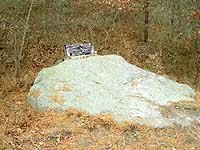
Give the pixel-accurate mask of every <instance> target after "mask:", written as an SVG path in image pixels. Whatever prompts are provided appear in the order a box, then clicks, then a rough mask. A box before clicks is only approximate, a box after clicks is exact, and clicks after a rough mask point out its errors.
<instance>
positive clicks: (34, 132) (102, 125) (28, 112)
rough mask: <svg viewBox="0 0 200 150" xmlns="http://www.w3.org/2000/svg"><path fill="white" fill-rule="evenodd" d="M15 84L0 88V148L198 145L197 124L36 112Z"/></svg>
mask: <svg viewBox="0 0 200 150" xmlns="http://www.w3.org/2000/svg"><path fill="white" fill-rule="evenodd" d="M11 85H14V84H11ZM17 86H20V85H18V84H17V85H15V86H9V85H8V84H5V85H4V87H5V88H4V90H2V91H1V99H2V101H1V102H0V115H1V117H0V122H1V123H0V136H1V138H0V149H24V150H26V149H51V150H54V149H55V150H56V149H69V150H72V149H73V150H82V149H87V150H94V149H97V150H106V149H110V150H111V149H112V150H124V149H127V150H131V149H133V150H135V149H138V150H141V149H149V150H152V149H155V150H158V149H173V150H175V149H180V150H182V149H185V150H197V149H200V142H199V140H200V125H199V124H194V125H192V126H190V127H187V128H181V127H168V128H163V129H162V128H151V127H147V126H142V125H137V124H134V123H128V122H126V123H121V124H117V123H116V122H114V121H113V120H112V116H109V115H108V116H90V115H88V114H86V113H84V112H79V111H77V110H73V109H72V110H68V111H66V112H57V113H56V112H53V111H48V112H38V111H36V110H33V109H32V108H31V107H30V106H29V104H28V103H27V102H26V96H27V92H28V91H27V90H26V89H25V87H22V88H21V90H19V88H18V87H17ZM198 100H199V99H198ZM179 107H181V106H179Z"/></svg>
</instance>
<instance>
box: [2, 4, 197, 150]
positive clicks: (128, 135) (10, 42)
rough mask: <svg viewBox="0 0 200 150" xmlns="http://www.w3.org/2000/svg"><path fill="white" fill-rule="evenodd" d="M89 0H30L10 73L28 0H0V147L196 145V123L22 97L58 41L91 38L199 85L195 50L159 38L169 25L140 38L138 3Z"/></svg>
mask: <svg viewBox="0 0 200 150" xmlns="http://www.w3.org/2000/svg"><path fill="white" fill-rule="evenodd" d="M111 1H113V2H116V4H119V3H118V1H116V0H111ZM52 2H53V3H52ZM54 2H61V4H60V3H58V4H57V3H54ZM67 2H70V1H67ZM91 2H93V1H88V2H87V3H86V2H85V1H84V0H81V1H80V0H79V1H73V2H71V3H69V4H67V5H66V4H64V3H63V1H38V3H36V2H35V4H34V7H33V11H32V15H31V19H30V22H29V30H28V32H27V37H26V39H25V47H24V51H23V60H22V61H21V68H20V70H19V77H18V78H16V79H15V80H14V79H13V78H14V75H13V74H14V72H15V71H16V59H17V54H18V53H19V52H18V51H17V50H20V48H21V43H22V37H21V36H22V35H23V31H24V24H25V20H26V17H27V10H28V9H27V8H28V7H29V1H14V0H12V1H9V2H8V1H2V2H1V4H0V12H1V15H0V20H1V21H0V25H1V27H2V28H0V42H1V43H0V150H1V149H2V150H10V149H19V150H21V149H22V150H33V149H42V150H43V149H44V150H57V149H58V150H60V149H66V150H67V149H69V150H143V149H145V150H160V149H161V150H162V149H164V150H200V142H199V141H200V124H198V123H195V124H193V125H191V126H189V127H184V128H183V127H179V126H173V127H167V128H152V127H147V126H143V125H138V124H134V123H128V122H126V123H123V124H117V123H115V122H114V121H112V118H111V116H89V115H88V114H85V113H83V112H78V111H77V110H68V111H66V112H62V113H61V112H60V113H58V112H57V113H56V112H52V111H49V112H44V113H42V112H38V111H35V110H34V109H32V108H31V107H30V105H29V104H28V103H27V101H26V98H27V94H28V92H29V89H30V87H31V84H32V82H33V81H34V79H35V77H36V76H37V73H38V72H39V71H40V70H41V69H42V68H44V67H48V66H52V65H53V64H54V62H55V61H56V60H57V59H59V58H61V57H62V56H63V54H62V53H63V45H64V44H65V43H79V42H85V41H92V42H93V43H94V44H95V50H97V51H98V54H102V55H105V54H117V55H120V56H122V57H124V58H125V59H126V60H127V61H128V62H129V63H131V64H134V65H137V66H138V67H141V68H143V69H147V70H149V71H152V72H155V73H159V74H162V75H163V74H166V75H168V76H170V78H172V79H175V80H177V81H178V82H182V83H186V84H189V85H190V86H191V85H194V84H198V83H197V82H196V81H197V80H196V79H197V78H195V77H198V74H197V75H196V72H197V71H198V69H196V68H197V67H196V66H197V65H198V64H197V65H195V62H194V61H195V56H196V53H195V51H194V50H193V51H192V49H191V48H190V47H188V48H184V47H185V46H184V45H182V43H181V42H180V43H181V44H178V41H174V43H172V42H171V41H169V42H166V41H165V40H164V37H165V36H163V40H162V39H161V37H162V36H160V33H162V35H165V34H164V33H168V32H167V31H166V32H160V30H159V29H160V28H155V29H151V32H150V33H151V36H152V37H151V38H152V39H150V40H149V43H148V44H145V43H143V28H142V27H143V21H142V22H141V19H142V20H143V13H141V10H143V3H142V5H139V6H141V7H138V8H137V9H136V8H135V7H134V8H133V10H130V11H127V12H126V11H125V12H124V11H122V12H120V11H118V9H114V8H112V9H111V8H110V7H107V5H100V4H95V5H94V4H91ZM97 2H99V1H97ZM122 2H123V1H122ZM88 6H90V7H88ZM130 8H131V6H130ZM127 10H129V9H127ZM13 14H15V15H13ZM86 16H87V17H86ZM181 17H182V16H181ZM55 18H56V19H55ZM159 22H160V18H159ZM158 27H159V26H158ZM152 28H153V26H152ZM163 28H164V29H165V26H163ZM166 29H167V28H166ZM156 33H157V34H156ZM158 35H159V36H158ZM191 87H193V88H194V87H195V86H191ZM197 95H198V96H197V100H196V102H194V103H193V104H192V105H197V108H198V110H200V91H199V92H197ZM183 109H184V108H183Z"/></svg>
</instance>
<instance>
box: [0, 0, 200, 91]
mask: <svg viewBox="0 0 200 150" xmlns="http://www.w3.org/2000/svg"><path fill="white" fill-rule="evenodd" d="M88 41H90V42H93V43H94V45H95V50H97V51H98V54H102V55H105V54H118V55H121V56H123V57H124V58H125V59H126V60H127V61H128V62H130V63H132V64H136V65H138V66H139V67H142V68H144V69H147V70H150V71H153V72H156V73H159V74H166V75H168V76H169V77H170V78H173V79H175V80H177V81H179V82H184V83H188V84H190V85H191V86H192V87H193V88H195V89H198V87H199V85H200V1H199V0H181V1H180V0H168V1H165V0H154V1H150V0H101V1H100V0H60V1H58V0H31V1H27V0H0V68H1V69H0V75H1V79H2V80H5V78H13V79H15V81H16V82H19V81H20V79H21V78H23V77H26V75H27V74H28V76H29V75H30V74H34V75H35V74H37V73H38V71H40V70H41V69H42V68H43V67H47V66H52V65H53V64H54V62H55V61H56V60H58V59H60V58H61V57H63V45H64V44H66V43H80V42H88Z"/></svg>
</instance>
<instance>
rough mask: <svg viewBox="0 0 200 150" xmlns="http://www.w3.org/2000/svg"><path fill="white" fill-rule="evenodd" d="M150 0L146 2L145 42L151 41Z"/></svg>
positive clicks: (145, 0)
mask: <svg viewBox="0 0 200 150" xmlns="http://www.w3.org/2000/svg"><path fill="white" fill-rule="evenodd" d="M148 7H149V0H144V42H145V43H147V42H148V39H149V9H148Z"/></svg>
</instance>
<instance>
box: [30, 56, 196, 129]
mask: <svg viewBox="0 0 200 150" xmlns="http://www.w3.org/2000/svg"><path fill="white" fill-rule="evenodd" d="M194 96H195V93H194V91H193V90H192V89H191V88H190V87H189V86H188V85H186V84H179V83H177V82H174V81H172V80H170V79H168V78H166V77H162V76H160V75H157V74H155V73H152V72H149V71H145V70H142V69H140V68H138V67H136V66H134V65H131V64H129V63H127V62H126V61H125V60H124V59H123V58H122V57H120V56H116V55H106V56H91V57H88V58H84V59H70V60H65V61H64V62H62V63H60V64H58V65H56V66H53V67H50V68H45V69H43V70H42V71H40V72H39V74H38V76H37V78H36V79H35V82H34V85H33V86H32V87H31V89H30V92H29V93H28V102H29V103H30V104H31V106H32V107H33V108H36V109H38V110H40V111H46V110H49V109H51V110H56V111H65V110H68V109H70V108H74V109H78V110H80V111H84V112H86V113H88V114H91V115H96V114H112V115H113V118H114V119H115V120H116V121H119V122H120V121H134V122H137V123H140V124H146V125H150V126H154V127H164V126H169V125H172V124H174V123H175V124H188V123H190V122H192V121H194V120H195V119H196V116H193V117H191V116H190V117H188V116H181V115H180V114H181V113H180V114H178V115H174V114H173V115H171V117H169V116H165V115H163V113H162V112H161V109H162V108H164V107H168V106H170V104H172V103H177V102H179V101H193V100H194Z"/></svg>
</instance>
